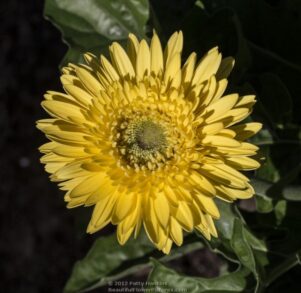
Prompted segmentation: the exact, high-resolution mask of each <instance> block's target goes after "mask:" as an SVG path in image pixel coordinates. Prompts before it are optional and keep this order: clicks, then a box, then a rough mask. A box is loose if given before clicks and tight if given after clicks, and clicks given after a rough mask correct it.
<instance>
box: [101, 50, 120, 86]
mask: <svg viewBox="0 0 301 293" xmlns="http://www.w3.org/2000/svg"><path fill="white" fill-rule="evenodd" d="M100 63H101V65H102V67H103V69H104V71H105V75H107V76H108V79H109V80H111V81H117V80H119V75H118V73H117V72H116V70H115V68H114V67H113V65H112V64H111V62H110V61H109V60H108V59H107V58H106V57H104V56H103V55H101V56H100Z"/></svg>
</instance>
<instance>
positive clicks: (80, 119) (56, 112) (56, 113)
mask: <svg viewBox="0 0 301 293" xmlns="http://www.w3.org/2000/svg"><path fill="white" fill-rule="evenodd" d="M41 104H42V107H43V108H44V109H45V111H46V112H47V113H48V114H49V115H51V116H52V117H56V118H61V119H63V120H65V121H67V122H75V123H78V124H81V123H84V122H85V121H86V117H85V116H84V114H83V112H82V110H81V108H79V107H76V106H74V105H72V104H70V103H64V102H58V101H43V102H42V103H41Z"/></svg>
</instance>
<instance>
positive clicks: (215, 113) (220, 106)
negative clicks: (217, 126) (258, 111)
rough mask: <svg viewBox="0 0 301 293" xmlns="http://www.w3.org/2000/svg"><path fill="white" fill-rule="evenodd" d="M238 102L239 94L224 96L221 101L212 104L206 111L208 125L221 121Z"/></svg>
mask: <svg viewBox="0 0 301 293" xmlns="http://www.w3.org/2000/svg"><path fill="white" fill-rule="evenodd" d="M237 100H238V95H237V94H232V95H228V96H224V97H223V98H221V99H220V100H218V101H216V102H214V103H212V104H210V105H209V106H208V107H207V109H206V115H207V117H208V118H207V119H206V122H207V123H212V122H215V121H217V120H219V119H220V117H221V116H222V115H225V114H226V113H227V112H228V111H229V110H231V109H232V108H233V107H234V105H235V104H236V102H237Z"/></svg>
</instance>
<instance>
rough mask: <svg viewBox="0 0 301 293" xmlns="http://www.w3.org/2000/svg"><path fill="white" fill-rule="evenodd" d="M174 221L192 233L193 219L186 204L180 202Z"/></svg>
mask: <svg viewBox="0 0 301 293" xmlns="http://www.w3.org/2000/svg"><path fill="white" fill-rule="evenodd" d="M175 218H176V220H177V221H178V222H179V223H180V224H181V226H182V227H183V229H185V230H186V231H192V229H193V217H192V214H191V211H190V208H189V206H188V205H187V203H186V202H184V201H180V202H179V206H178V209H177V212H176V215H175Z"/></svg>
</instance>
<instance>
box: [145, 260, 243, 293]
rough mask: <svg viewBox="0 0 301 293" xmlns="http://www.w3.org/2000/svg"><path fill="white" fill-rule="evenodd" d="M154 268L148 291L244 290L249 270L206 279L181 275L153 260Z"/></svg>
mask: <svg viewBox="0 0 301 293" xmlns="http://www.w3.org/2000/svg"><path fill="white" fill-rule="evenodd" d="M152 263H153V270H152V272H151V273H150V275H149V278H148V281H147V282H148V284H149V287H148V288H147V289H148V291H147V292H166V293H167V292H180V290H181V292H189V293H205V292H243V290H244V289H245V286H246V280H245V276H246V275H247V271H245V270H243V269H242V270H238V271H236V272H233V273H229V274H226V275H223V276H220V277H217V278H212V279H206V278H196V277H188V276H182V275H179V274H178V273H177V272H175V271H174V270H171V269H169V268H167V267H165V266H163V265H162V264H160V263H159V262H157V261H155V260H153V261H152Z"/></svg>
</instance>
